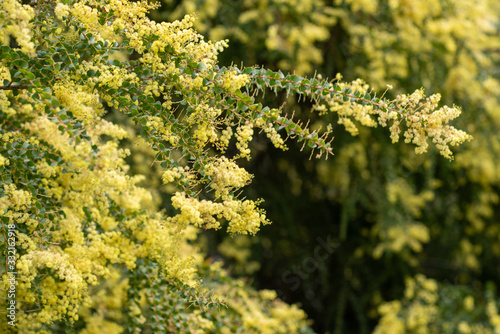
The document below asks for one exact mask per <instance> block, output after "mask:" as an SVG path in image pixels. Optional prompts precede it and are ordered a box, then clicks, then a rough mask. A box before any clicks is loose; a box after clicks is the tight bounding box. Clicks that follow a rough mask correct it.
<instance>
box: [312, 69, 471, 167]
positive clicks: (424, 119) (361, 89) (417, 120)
mask: <svg viewBox="0 0 500 334" xmlns="http://www.w3.org/2000/svg"><path fill="white" fill-rule="evenodd" d="M340 78H341V76H339V75H337V80H339V79H340ZM338 86H339V87H340V88H341V89H342V90H346V91H347V89H349V90H350V91H351V92H352V93H353V94H354V92H356V91H357V92H358V94H359V96H361V97H360V98H357V97H355V96H354V95H353V94H351V95H350V96H352V99H354V100H356V101H357V102H356V103H354V102H353V101H352V100H351V99H349V100H348V101H347V102H344V101H342V100H341V98H340V97H339V96H335V95H334V96H333V97H331V98H328V99H327V106H325V105H322V104H317V105H316V106H315V109H316V110H317V111H319V112H320V113H326V112H333V113H337V114H338V116H339V120H338V123H339V124H343V125H344V127H345V128H346V130H347V131H348V132H350V133H351V134H352V135H357V134H358V133H359V130H358V128H357V126H356V124H355V123H354V122H353V121H357V122H359V123H360V124H361V125H364V126H368V127H376V126H377V124H378V125H381V126H383V127H386V126H387V125H388V122H392V124H391V126H390V131H391V139H392V142H393V143H395V142H398V141H399V137H400V133H401V129H400V125H401V123H403V124H405V126H406V130H405V131H404V137H405V143H413V144H415V145H416V146H417V147H416V148H415V152H416V153H418V154H420V153H424V152H426V151H427V148H428V146H429V144H428V142H427V140H428V139H429V138H432V141H433V143H434V144H435V145H436V148H437V149H438V150H439V152H440V153H441V155H443V156H444V157H446V158H448V159H450V160H451V159H453V154H452V152H451V150H450V148H449V146H450V145H451V146H456V145H459V144H461V143H463V142H465V141H469V140H471V139H472V136H471V135H469V134H467V133H466V132H465V131H462V130H458V129H456V128H454V127H453V126H450V125H449V124H448V123H449V122H450V121H451V120H453V119H455V118H457V117H458V116H459V115H460V113H461V111H460V109H459V108H458V107H453V108H450V107H448V106H443V107H441V108H439V109H438V102H439V101H440V99H441V96H440V95H439V94H435V95H432V96H430V97H426V96H425V94H424V91H423V89H418V90H416V91H415V92H414V93H412V94H408V95H406V94H402V95H398V96H397V97H396V99H394V100H392V101H387V100H381V102H380V103H378V104H377V108H374V106H373V105H372V104H366V105H363V103H361V104H360V103H359V102H360V100H361V102H363V99H364V97H363V96H365V94H366V93H371V90H370V88H369V86H368V85H366V84H365V83H364V81H363V80H361V79H357V80H355V81H353V82H352V83H339V84H338ZM387 87H388V88H390V87H391V86H389V85H388V86H387ZM384 95H385V94H384ZM365 102H366V101H365ZM374 116H376V120H375V119H374Z"/></svg>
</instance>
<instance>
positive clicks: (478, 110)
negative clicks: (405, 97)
mask: <svg viewBox="0 0 500 334" xmlns="http://www.w3.org/2000/svg"><path fill="white" fill-rule="evenodd" d="M164 3H165V4H173V3H176V1H172V0H170V1H169V0H166V1H164ZM177 3H179V6H177V7H176V9H175V10H171V11H168V10H164V11H163V12H162V13H163V15H165V14H168V15H182V14H183V8H184V9H189V10H190V11H195V10H196V11H199V12H200V21H201V22H199V23H198V27H199V29H200V30H201V31H202V32H204V33H212V32H213V33H214V34H217V35H218V36H224V37H226V36H227V37H228V38H230V39H231V45H234V44H235V43H236V44H238V43H241V44H242V45H243V44H244V43H246V42H247V41H246V40H245V37H246V36H252V38H251V39H250V40H249V41H248V42H249V43H250V45H251V47H248V48H245V47H244V46H243V47H239V48H233V49H231V47H230V48H229V50H228V51H229V55H230V57H229V59H231V60H235V59H245V60H247V61H249V62H250V63H252V62H253V61H259V62H260V63H262V62H263V61H265V64H266V66H268V67H271V68H272V67H276V66H277V64H294V67H293V68H294V69H300V74H301V75H303V74H307V73H312V72H313V71H312V69H315V70H316V71H317V72H319V73H322V74H323V75H325V76H331V77H333V76H335V75H336V73H337V72H342V74H343V75H344V77H346V78H348V79H349V80H355V79H356V78H357V77H362V78H363V79H364V80H366V81H367V82H369V83H370V84H371V85H373V87H374V88H375V89H377V90H384V89H385V88H386V86H387V85H388V84H389V85H392V86H394V87H395V89H394V90H390V91H389V92H387V94H388V96H392V95H391V94H393V93H394V94H400V93H402V92H403V91H405V90H406V91H408V90H413V89H416V88H418V87H420V86H421V85H423V86H424V88H425V90H426V92H432V93H434V92H439V93H440V96H441V98H442V100H443V101H445V103H448V104H451V103H456V104H459V105H461V106H462V107H463V109H464V112H463V115H462V117H460V119H459V120H458V121H457V124H460V126H459V127H461V128H464V129H467V131H468V132H469V133H470V134H472V135H473V136H474V138H475V140H473V141H471V142H470V143H467V144H466V145H464V146H463V147H462V148H461V149H460V150H458V151H457V152H456V154H455V157H456V158H455V162H454V163H453V164H450V163H448V162H446V161H445V160H443V159H438V158H437V157H436V156H435V154H434V152H433V150H432V149H431V150H429V151H430V152H429V153H428V155H426V156H425V158H424V157H419V156H416V155H415V154H414V153H413V152H412V151H410V150H409V147H408V146H405V145H388V144H389V143H388V140H386V138H385V137H386V136H385V132H384V131H383V130H379V129H375V130H370V131H367V130H366V129H363V128H360V129H356V128H354V127H351V123H350V122H349V120H348V121H347V122H346V120H345V119H344V118H343V117H342V115H343V114H342V112H340V113H338V114H333V115H332V116H330V115H327V116H326V117H324V118H322V119H317V118H315V116H312V117H313V118H312V121H311V124H313V126H319V125H323V126H325V125H326V123H328V122H330V123H331V124H335V123H340V124H341V125H343V126H345V127H346V128H347V129H348V130H351V131H349V132H350V133H351V134H355V135H356V137H357V138H356V140H353V139H352V138H350V137H349V136H347V135H344V134H342V133H340V132H339V131H336V130H337V128H336V127H335V126H334V128H333V129H334V133H335V136H336V138H335V143H336V150H335V154H336V155H335V159H330V160H329V161H317V162H315V161H311V162H309V161H308V162H303V161H302V159H301V158H300V157H299V156H294V155H293V153H292V152H287V155H281V154H279V153H275V154H274V156H273V157H272V159H274V160H277V161H278V162H277V163H272V162H270V157H269V156H268V155H267V154H266V153H260V156H259V157H257V159H256V161H258V163H256V164H255V166H253V167H252V168H253V169H254V170H256V171H260V172H261V173H262V176H261V180H262V181H261V183H260V184H261V186H260V189H257V190H260V192H261V193H262V194H263V195H264V196H265V198H266V199H268V202H273V203H275V205H274V206H271V205H267V203H265V204H264V205H266V208H267V209H268V212H273V213H274V217H280V219H282V220H284V221H285V222H284V223H283V225H285V226H286V228H285V231H283V228H282V229H278V228H275V229H273V227H272V226H271V227H270V228H269V229H266V230H265V231H263V243H262V244H263V246H261V247H260V248H259V247H255V250H257V251H259V250H261V249H262V248H264V249H267V250H269V251H272V252H273V254H274V257H273V258H272V259H264V260H265V261H266V262H268V263H264V264H262V268H263V270H262V271H261V273H260V274H259V275H260V283H261V285H262V286H266V287H272V288H280V289H281V290H282V291H285V293H284V294H285V295H286V296H287V297H288V298H289V299H292V300H301V301H303V303H304V307H305V308H306V310H308V313H309V314H311V315H313V317H314V318H316V319H317V322H319V325H318V327H317V328H318V329H322V330H325V331H326V330H330V331H332V332H335V333H353V332H355V333H358V332H359V333H367V332H369V331H370V330H371V329H372V328H374V327H377V331H378V332H383V330H384V324H387V322H386V319H387V314H388V313H378V312H377V311H376V310H379V309H380V308H379V306H380V305H381V304H382V303H383V299H385V300H395V302H394V303H399V304H400V305H401V311H398V313H397V315H398V319H409V318H410V317H411V316H410V314H411V312H410V310H411V305H412V303H411V302H410V301H408V299H405V297H404V291H405V289H406V288H405V277H415V276H416V275H418V274H419V273H420V274H425V276H427V277H432V279H434V280H435V281H436V282H439V284H438V286H439V287H442V286H444V287H445V288H444V289H443V291H444V292H443V294H444V296H445V297H446V298H449V299H453V300H455V304H458V303H461V301H462V299H463V298H465V295H464V294H462V293H461V292H460V291H462V290H463V289H470V291H469V293H470V295H471V296H472V295H474V297H473V298H474V300H476V301H478V302H476V303H475V304H474V305H475V306H474V312H478V313H482V314H483V315H486V314H496V311H494V310H495V309H496V308H497V307H498V306H496V307H493V306H492V305H493V304H494V302H493V301H494V300H495V299H496V300H497V305H498V293H496V294H495V293H492V292H491V291H493V290H492V289H489V290H488V289H487V288H486V286H487V282H488V281H493V282H499V281H500V273H499V272H498V266H497V265H496V264H497V263H498V261H499V257H500V252H499V242H498V241H499V239H498V235H499V234H498V232H499V231H500V225H499V224H498V218H499V216H498V212H500V210H499V207H498V203H499V202H498V191H499V179H498V175H500V174H499V171H498V166H500V161H498V157H499V156H500V152H499V147H500V143H499V137H498V131H499V123H498V120H499V110H500V100H499V87H500V83H499V79H498V68H499V64H500V59H499V54H498V45H499V43H500V40H499V38H498V32H499V26H500V22H499V20H498V18H499V17H500V16H499V13H500V7H499V2H498V1H494V0H491V1H490V0H486V1H465V0H455V1H445V0H433V1H424V0H417V1H404V0H394V1H378V0H337V1H330V2H326V1H314V2H313V1H293V0H290V1H281V0H267V1H259V2H258V3H259V5H255V6H252V5H251V4H250V2H244V1H243V2H238V4H236V3H233V2H222V1H214V6H217V8H218V10H217V14H213V15H212V14H210V12H207V11H205V10H204V9H203V8H204V7H202V4H203V2H202V1H196V0H184V1H177ZM165 8H168V6H165ZM232 8H237V10H235V11H234V12H232V13H233V14H232V15H225V13H227V12H229V11H231V10H232ZM304 8H308V10H307V11H302V10H303V9H304ZM257 13H258V14H257ZM297 13H301V14H299V15H297ZM248 17H250V18H251V19H248ZM268 17H271V19H268ZM261 18H262V19H261ZM273 18H274V19H273ZM291 27H293V28H291ZM311 27H315V29H316V30H315V31H318V32H319V31H321V34H319V35H314V34H307V31H311ZM291 29H293V30H294V31H297V32H298V33H301V34H302V35H301V38H300V39H299V40H300V41H298V40H297V39H295V38H294V37H292V35H291V34H289V31H291ZM240 30H241V31H243V32H242V33H240V32H239V31H240ZM319 36H321V37H319ZM276 45H278V46H279V47H278V49H279V50H280V51H279V52H278V51H277V50H278V49H277V48H275V46H276ZM296 50H298V52H296ZM306 50H307V52H305V51H306ZM309 50H311V52H310V54H311V55H315V54H316V52H317V51H319V52H321V53H322V57H321V59H320V58H315V59H314V60H312V59H311V58H310V59H304V58H301V57H307V56H308V55H309ZM261 55H263V56H261ZM299 55H301V56H299ZM222 56H223V57H224V55H222ZM264 58H265V59H264ZM359 85H360V86H361V87H362V86H363V85H364V83H361V82H360V83H359ZM288 102H289V103H288V106H291V107H290V108H291V109H296V110H304V109H305V108H306V107H308V106H307V105H306V106H304V105H298V104H294V103H293V102H294V101H293V100H292V101H290V99H289V100H288ZM323 108H324V107H323ZM285 110H286V108H285ZM320 111H321V110H320ZM296 114H297V115H300V114H301V113H300V112H297V113H296ZM338 116H340V117H338ZM307 118H309V119H310V118H311V116H309V115H308V116H307ZM351 120H352V119H351ZM358 121H359V122H361V123H362V122H363V121H362V119H359V118H358ZM359 122H354V124H359ZM375 139H376V140H375ZM261 165H264V166H266V165H267V166H268V167H267V168H266V167H262V166H261ZM273 169H275V170H279V173H282V174H284V175H285V176H279V175H278V173H277V172H274V171H273ZM266 174H267V177H266ZM275 180H279V181H275ZM283 183H285V184H286V183H288V184H290V187H291V189H292V191H291V192H290V193H283V192H282V191H277V190H275V189H274V187H278V186H279V185H281V184H283ZM254 185H255V186H256V188H257V187H259V183H258V182H257V181H256V182H254ZM283 197H285V198H283ZM311 207H314V210H310V208H311ZM311 222H312V223H311ZM305 225H308V226H307V228H306V227H304V226H305ZM324 235H331V236H332V238H333V239H334V240H335V242H336V243H338V245H339V246H338V248H337V249H336V252H335V253H333V255H331V256H330V257H329V258H328V259H327V260H326V261H324V262H323V263H322V264H321V266H320V267H318V270H317V271H315V272H314V273H311V274H310V275H309V278H306V279H304V280H301V292H300V293H299V292H296V291H290V290H291V289H290V285H287V283H286V279H282V280H277V281H275V280H273V279H272V277H273V275H274V276H276V275H278V276H280V275H281V274H282V273H284V272H287V270H292V271H293V270H294V267H295V266H296V265H297V263H300V262H301V259H304V261H305V259H307V256H308V254H307V250H308V249H313V247H314V246H311V243H314V240H316V237H317V236H324ZM277 236H279V237H280V238H286V239H287V241H286V242H285V241H276V242H273V244H272V245H271V246H268V245H267V246H264V241H265V240H275V239H277ZM266 242H267V241H266ZM304 249H305V250H304ZM255 257H257V258H258V257H259V254H257V255H256V256H255ZM249 260H250V261H253V260H255V259H254V258H252V257H250V258H249ZM284 262H288V263H289V264H288V265H284V264H283V263H284ZM266 271H271V272H272V274H269V275H268V274H266V273H265V272H266ZM419 277H420V276H419ZM270 281H271V282H272V283H271V284H269V283H268V282H270ZM450 282H455V283H456V284H450ZM439 290H440V294H441V289H439ZM313 292H314V293H315V294H316V295H315V294H314V293H313ZM443 294H441V295H443ZM486 295H488V296H489V297H488V298H489V299H488V300H489V301H488V302H485V296H486ZM311 296H312V297H311ZM397 300H400V302H398V301H397ZM479 301H482V302H479ZM307 305H310V306H309V307H308V306H307ZM436 305H437V306H438V309H439V312H438V314H439V316H438V317H434V320H433V322H432V326H433V327H430V328H434V329H435V331H436V332H447V331H449V332H456V331H459V330H460V329H457V328H456V327H449V326H448V327H446V323H447V322H448V323H454V324H456V325H458V324H460V323H462V322H464V323H465V324H463V325H462V326H461V328H462V330H463V332H464V333H465V332H468V331H469V330H470V331H471V332H481V331H485V332H487V331H488V330H493V329H492V328H496V330H497V331H498V320H497V319H498V318H497V317H496V316H489V318H487V317H474V316H471V315H473V313H474V312H472V311H470V310H469V311H467V310H464V311H463V312H462V311H460V312H456V311H457V310H456V309H455V308H454V307H453V306H452V303H451V302H450V303H441V302H437V303H436ZM386 310H387V308H386ZM431 313H432V312H431ZM393 314H394V313H393ZM450 314H453V315H454V316H453V317H452V318H447V316H449V315H450ZM377 316H382V318H381V319H382V320H381V322H380V323H379V324H378V326H376V324H377V322H376V317H377ZM330 319H333V320H330ZM352 319H355V321H353V320H352ZM429 324H431V322H429ZM466 325H467V326H468V327H467V326H466ZM429 326H431V325H429ZM436 326H437V327H436ZM436 328H438V329H436ZM467 328H469V329H467ZM400 330H402V331H404V330H406V331H409V329H408V328H405V327H403V328H400ZM493 331H494V330H493ZM385 332H387V333H395V332H396V331H395V330H394V329H392V330H391V329H390V328H386V330H385Z"/></svg>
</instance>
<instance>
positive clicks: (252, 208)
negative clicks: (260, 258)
mask: <svg viewBox="0 0 500 334" xmlns="http://www.w3.org/2000/svg"><path fill="white" fill-rule="evenodd" d="M258 204H259V203H258V202H257V203H256V202H254V201H251V200H244V201H242V200H235V199H227V200H224V201H223V202H222V203H216V202H212V201H208V200H198V199H196V198H193V197H188V196H187V195H186V194H185V193H184V192H177V193H175V194H174V196H172V206H173V207H174V208H176V209H179V210H180V211H181V212H180V213H179V214H177V215H175V216H173V217H169V221H171V222H173V223H175V224H179V225H181V226H187V225H188V224H192V225H194V226H197V227H203V228H205V229H209V228H213V229H219V228H220V222H219V221H218V220H217V219H221V218H224V219H226V220H227V221H228V222H229V226H228V228H227V231H228V232H229V233H231V234H236V233H239V234H249V233H250V234H255V233H257V232H258V231H259V229H260V226H261V225H262V224H269V223H270V222H269V220H267V218H266V216H265V213H264V211H263V210H262V209H259V208H258V207H257V205H258ZM216 218H217V219H216Z"/></svg>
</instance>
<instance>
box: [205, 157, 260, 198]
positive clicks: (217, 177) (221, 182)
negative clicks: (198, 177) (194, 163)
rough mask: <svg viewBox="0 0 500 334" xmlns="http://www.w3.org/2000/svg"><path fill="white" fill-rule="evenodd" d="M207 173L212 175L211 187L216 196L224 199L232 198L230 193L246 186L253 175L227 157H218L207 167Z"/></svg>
mask: <svg viewBox="0 0 500 334" xmlns="http://www.w3.org/2000/svg"><path fill="white" fill-rule="evenodd" d="M205 173H206V175H207V176H209V177H210V179H211V182H210V187H211V188H212V189H214V190H215V198H216V199H218V198H221V199H222V200H223V201H225V200H228V199H230V198H231V197H232V196H230V193H231V192H232V191H233V190H235V189H240V188H243V187H244V186H246V185H247V184H248V183H249V182H250V180H251V179H252V175H251V174H250V173H248V172H247V171H246V170H245V169H243V168H241V167H239V166H238V165H237V164H236V163H235V162H234V161H232V160H229V159H228V158H226V157H223V156H222V157H218V158H216V159H215V160H214V161H213V162H210V163H208V164H207V165H206V167H205Z"/></svg>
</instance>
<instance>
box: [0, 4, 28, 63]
mask: <svg viewBox="0 0 500 334" xmlns="http://www.w3.org/2000/svg"><path fill="white" fill-rule="evenodd" d="M0 10H1V12H2V15H1V16H0V41H2V42H3V43H5V42H6V41H7V40H8V38H9V36H12V37H14V38H15V39H16V42H17V43H18V44H19V46H20V47H21V52H24V53H26V54H28V55H30V56H33V55H34V53H35V43H33V42H32V38H33V32H32V29H33V26H32V24H31V23H30V21H31V20H32V19H33V18H34V16H35V11H34V10H33V8H32V7H31V6H28V5H23V4H21V3H19V2H18V1H16V0H3V1H2V2H0ZM5 44H8V43H5Z"/></svg>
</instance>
